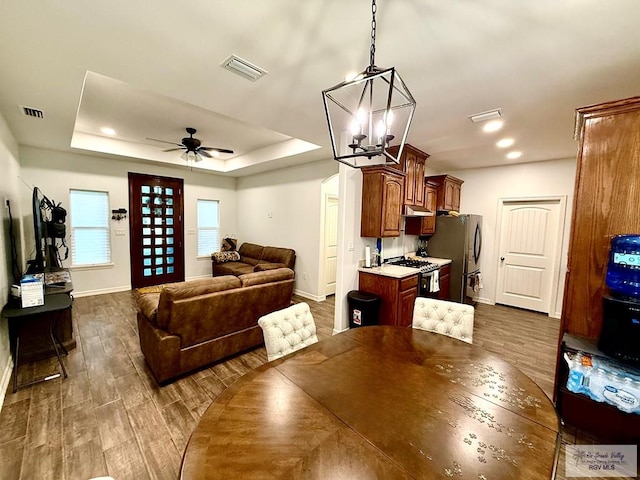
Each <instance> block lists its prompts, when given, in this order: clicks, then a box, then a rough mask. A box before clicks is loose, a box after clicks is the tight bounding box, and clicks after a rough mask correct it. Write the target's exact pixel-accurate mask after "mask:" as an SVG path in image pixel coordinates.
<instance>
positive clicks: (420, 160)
mask: <svg viewBox="0 0 640 480" xmlns="http://www.w3.org/2000/svg"><path fill="white" fill-rule="evenodd" d="M426 160H427V159H426V158H424V157H416V193H415V198H416V206H418V207H424V206H425V198H424V166H425V163H426Z"/></svg>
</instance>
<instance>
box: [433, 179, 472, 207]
mask: <svg viewBox="0 0 640 480" xmlns="http://www.w3.org/2000/svg"><path fill="white" fill-rule="evenodd" d="M427 180H428V181H429V182H431V183H433V184H437V185H438V195H437V200H436V209H437V210H445V211H447V212H448V211H451V210H454V211H456V212H459V211H460V191H461V190H462V184H463V183H464V181H463V180H460V179H459V178H456V177H452V176H451V175H435V176H431V177H427Z"/></svg>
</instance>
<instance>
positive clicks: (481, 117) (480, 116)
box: [469, 108, 502, 123]
mask: <svg viewBox="0 0 640 480" xmlns="http://www.w3.org/2000/svg"><path fill="white" fill-rule="evenodd" d="M501 116H502V109H501V108H495V109H493V110H487V111H486V112H480V113H474V114H473V115H469V120H471V121H472V122H473V123H479V122H484V121H486V120H493V119H494V118H500V117H501Z"/></svg>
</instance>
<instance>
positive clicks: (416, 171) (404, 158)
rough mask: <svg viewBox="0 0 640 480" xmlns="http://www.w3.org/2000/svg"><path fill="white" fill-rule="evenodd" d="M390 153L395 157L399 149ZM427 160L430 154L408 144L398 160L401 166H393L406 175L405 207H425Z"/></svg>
mask: <svg viewBox="0 0 640 480" xmlns="http://www.w3.org/2000/svg"><path fill="white" fill-rule="evenodd" d="M390 151H391V152H392V153H393V154H394V155H395V154H396V152H397V151H398V149H397V148H391V149H390ZM427 158H429V154H427V153H425V152H423V151H422V150H420V149H418V148H416V147H414V146H412V145H409V144H407V145H405V146H404V148H403V149H402V155H401V156H400V158H399V159H398V160H399V164H398V165H393V166H392V167H393V168H396V169H398V170H400V171H402V172H404V173H405V174H406V177H405V182H404V199H403V205H407V206H409V207H420V208H422V207H424V200H425V196H424V167H425V164H426V162H427Z"/></svg>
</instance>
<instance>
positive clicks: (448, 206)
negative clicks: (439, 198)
mask: <svg viewBox="0 0 640 480" xmlns="http://www.w3.org/2000/svg"><path fill="white" fill-rule="evenodd" d="M454 186H455V184H454V183H453V182H451V181H449V180H445V181H444V204H443V205H442V207H443V210H453V198H454V191H453V189H454Z"/></svg>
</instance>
